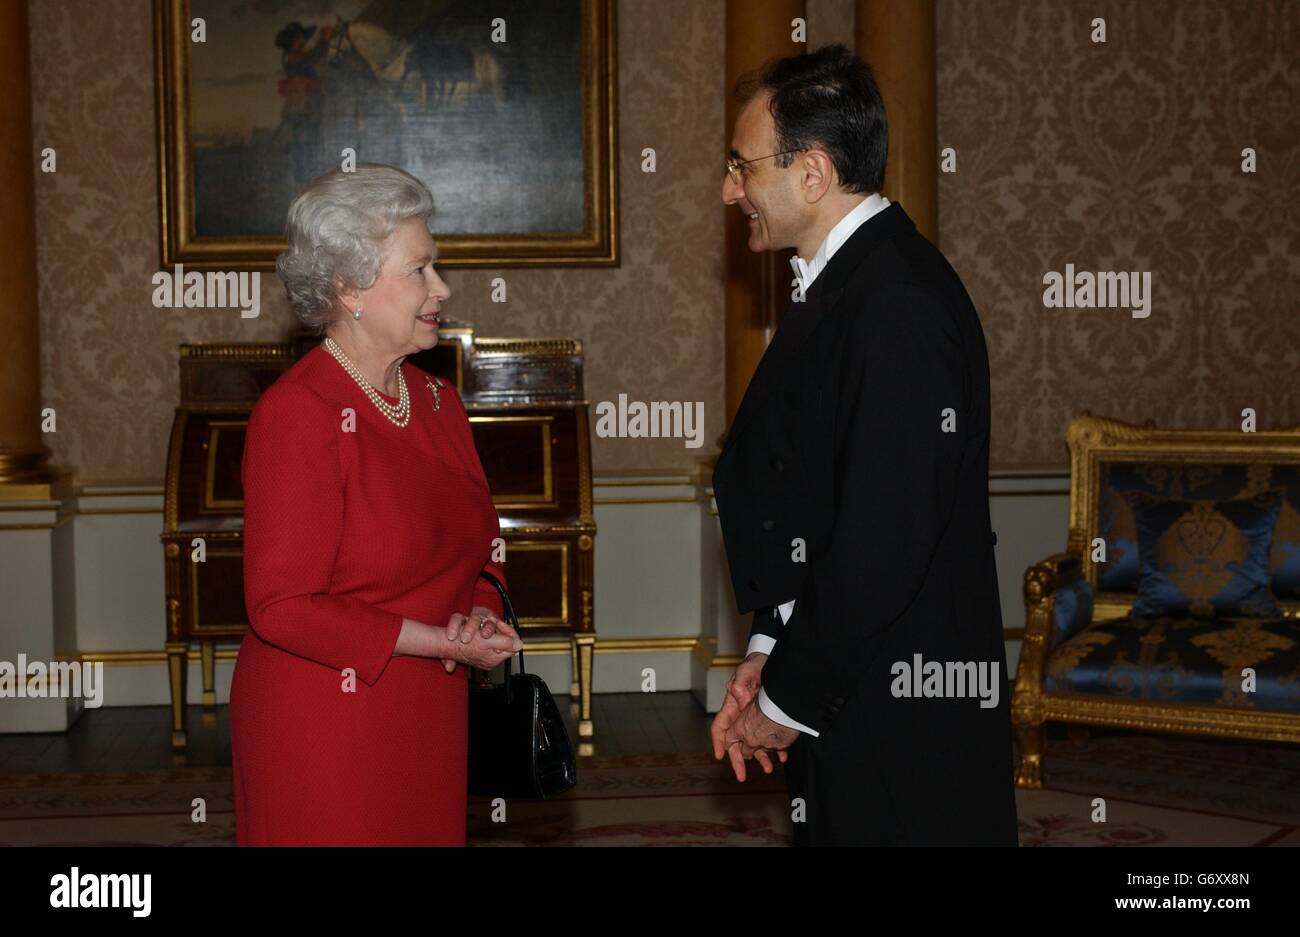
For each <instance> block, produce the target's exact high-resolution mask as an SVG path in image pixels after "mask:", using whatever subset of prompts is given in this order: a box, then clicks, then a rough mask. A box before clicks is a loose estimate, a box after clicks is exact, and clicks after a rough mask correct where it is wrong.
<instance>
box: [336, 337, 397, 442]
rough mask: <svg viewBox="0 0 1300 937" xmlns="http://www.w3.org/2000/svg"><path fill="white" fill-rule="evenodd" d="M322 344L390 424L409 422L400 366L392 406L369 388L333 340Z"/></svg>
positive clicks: (367, 382)
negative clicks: (394, 399)
mask: <svg viewBox="0 0 1300 937" xmlns="http://www.w3.org/2000/svg"><path fill="white" fill-rule="evenodd" d="M322 344H324V346H325V350H326V351H328V352H329V353H330V354H331V355H333V356H334V360H335V361H337V362H338V363H339V364H341V365H343V370H345V371H347V372H348V373H349V374H351V375H352V380H354V381H356V382H357V384H358V385H359V386H360V387H361V389H362V390H364V391H365V392H366V396H367V397H369V398H370V402H371V403H373V404H374V405H375V407H376V408H377V409H378V410H379V412H380V413H382V414H383V415H384V416H386V417H387V418H388V421H389V422H390V423H392V424H393V425H394V426H399V427H400V426H405V425H406V424H407V423H409V422H410V421H411V396H410V394H409V393H408V392H407V390H406V375H404V374H403V373H402V367H401V365H398V367H397V383H398V393H397V404H396V405H393V404H391V403H389V402H388V401H387V400H385V399H384V398H383V397H380V396H379V392H378V391H377V390H375V389H374V388H373V387H371V386H370V382H369V381H367V380H366V379H365V378H364V377H362V376H361V372H360V371H359V370H357V366H356V365H355V364H353V363H352V359H351V358H349V357H348V356H347V355H346V354H344V352H343V349H342V348H340V347H339V346H338V343H337V342H336V341H334V339H332V338H326V339H325V341H324V342H323V343H322Z"/></svg>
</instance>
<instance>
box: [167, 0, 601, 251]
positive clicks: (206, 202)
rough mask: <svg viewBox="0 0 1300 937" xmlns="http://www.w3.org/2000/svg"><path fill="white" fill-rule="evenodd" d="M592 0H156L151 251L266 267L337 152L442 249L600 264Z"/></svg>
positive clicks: (597, 0) (597, 29)
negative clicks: (393, 177) (424, 205)
mask: <svg viewBox="0 0 1300 937" xmlns="http://www.w3.org/2000/svg"><path fill="white" fill-rule="evenodd" d="M612 13H613V9H612V3H611V2H610V0H548V2H545V3H538V2H536V0H494V2H493V3H491V4H483V3H481V2H478V0H189V2H186V0H158V10H157V27H158V57H159V107H160V109H161V111H162V116H163V120H162V121H161V124H162V127H163V132H162V134H161V139H160V170H161V186H162V193H163V198H162V211H163V218H162V230H163V254H164V263H174V262H184V263H187V264H190V265H192V266H199V267H202V266H222V265H236V264H242V265H249V266H259V267H266V266H269V265H270V263H271V262H272V261H273V259H274V256H275V254H276V253H278V252H279V250H281V249H282V243H281V241H282V235H283V230H284V219H285V212H286V210H287V208H288V205H289V203H290V201H291V200H292V199H293V197H294V195H295V194H296V193H297V192H298V191H299V190H300V189H301V188H302V186H303V185H304V184H305V183H306V182H307V181H308V180H310V179H311V178H313V177H314V176H316V175H317V174H319V173H321V172H323V171H325V170H328V169H331V168H334V167H337V166H339V165H340V164H341V163H342V162H343V161H344V160H345V158H346V157H347V155H348V154H350V153H355V159H356V160H357V161H361V162H379V163H389V164H392V165H395V166H400V167H402V168H403V169H406V170H407V171H409V172H411V173H412V174H413V175H415V176H416V177H418V178H419V179H421V180H422V181H423V182H424V183H425V184H426V185H427V186H428V187H429V189H430V191H431V192H432V193H433V196H434V204H435V216H434V219H433V221H432V228H433V231H434V235H435V237H436V238H437V239H438V242H439V245H440V251H441V254H442V257H443V260H444V262H446V263H450V264H458V263H459V264H492V265H509V264H537V263H556V264H563V263H588V264H600V263H605V264H609V263H615V262H616V261H617V237H616V232H617V218H616V215H615V211H614V206H615V204H616V199H615V198H614V195H615V191H616V185H617V179H616V175H615V167H614V164H613V161H612V160H611V158H610V157H611V153H612V152H613V145H614V112H613V108H614V101H613V91H612V83H611V81H610V76H611V75H613V74H615V72H614V63H613V61H612V49H613V41H612V37H611V35H610V33H611V30H612V28H613V23H612Z"/></svg>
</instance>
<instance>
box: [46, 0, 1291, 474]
mask: <svg viewBox="0 0 1300 937" xmlns="http://www.w3.org/2000/svg"><path fill="white" fill-rule="evenodd" d="M851 6H852V5H851V3H850V2H848V0H810V3H809V18H810V20H811V21H812V22H811V23H810V34H811V36H812V38H813V40H814V42H820V41H826V40H831V39H835V38H844V39H850V41H851V37H850V35H849V33H850V32H851V24H852V11H851ZM31 8H32V23H31V32H32V58H33V62H32V70H33V100H34V123H35V127H34V130H35V143H36V147H37V149H38V150H39V149H40V148H42V147H45V146H53V147H55V148H56V149H57V151H58V172H57V173H56V174H54V175H38V180H37V186H38V190H37V225H38V237H39V245H38V246H39V258H40V303H41V329H42V367H43V374H42V379H43V392H44V401H45V404H46V405H47V406H53V407H55V408H56V409H57V412H58V415H59V421H58V432H57V434H55V435H54V436H52V437H51V438H50V440H49V444H50V445H51V447H52V448H53V449H54V452H55V459H56V461H57V462H58V463H59V464H61V465H63V466H67V467H71V468H74V469H76V471H77V472H78V475H79V477H80V478H81V479H82V480H83V481H124V480H147V481H150V482H153V483H159V482H160V481H161V478H162V473H163V461H164V454H165V451H166V444H167V431H168V427H169V426H170V422H171V413H172V408H173V407H174V406H175V402H176V393H177V390H176V346H177V345H178V344H180V343H182V342H193V341H217V340H233V341H272V340H277V339H279V338H280V337H282V336H283V335H284V334H285V332H286V330H287V329H288V327H289V325H290V322H291V316H292V314H291V312H290V311H289V309H288V307H287V304H286V303H285V301H284V299H283V292H282V290H281V289H280V287H279V284H278V281H276V280H275V278H274V276H272V275H267V276H264V277H263V287H262V289H263V304H262V315H261V318H259V319H257V320H240V319H239V318H238V317H237V314H235V313H232V312H231V311H198V310H157V309H154V308H153V306H152V305H151V304H150V301H149V299H150V292H151V287H150V284H149V277H150V276H151V274H152V273H153V272H154V271H155V270H157V268H158V249H157V221H156V218H157V207H156V206H157V182H156V178H157V173H156V158H155V152H154V109H153V65H152V49H151V25H150V15H149V4H148V3H147V2H146V0H31ZM618 12H619V24H620V34H619V56H620V62H621V66H622V67H621V69H620V74H619V111H620V127H619V133H620V150H621V163H620V171H621V175H622V241H623V265H622V267H620V268H618V269H606V270H597V269H587V270H582V269H579V270H507V271H495V270H477V271H456V270H452V271H450V272H449V273H448V274H447V279H448V282H449V283H450V285H451V287H452V290H453V292H454V295H453V298H452V300H451V301H450V302H449V303H448V304H447V306H446V308H447V310H448V312H449V313H450V314H451V315H454V316H457V317H459V318H462V319H466V320H468V321H470V322H472V323H474V324H475V325H476V326H477V327H478V328H479V329H480V330H481V331H482V332H483V333H485V334H490V335H566V336H574V337H578V338H581V339H582V340H583V341H584V342H585V344H586V351H587V391H588V397H589V398H590V399H591V400H592V401H593V402H594V401H599V400H607V399H616V398H617V395H618V394H620V393H626V394H628V396H629V398H630V399H633V400H638V399H639V400H683V401H695V400H702V401H704V404H705V414H706V417H705V419H706V432H705V439H706V445H705V448H703V449H700V450H692V449H687V448H685V447H684V446H683V445H682V442H681V441H680V440H663V439H645V440H617V439H597V440H595V446H594V450H593V458H594V461H595V467H596V470H597V471H599V472H609V471H621V470H660V471H671V472H686V471H689V470H690V469H691V468H692V467H693V465H694V462H695V459H696V458H697V457H699V456H702V455H705V454H707V453H708V452H709V451H710V448H711V447H712V445H713V442H714V441H715V440H716V438H717V436H718V435H719V433H720V432H721V430H722V426H721V425H720V424H719V423H718V419H719V416H720V414H721V413H722V374H721V368H722V331H721V330H722V278H721V277H722V271H721V263H722V218H723V215H722V210H721V206H720V203H719V202H718V201H717V191H718V187H719V182H720V176H721V172H720V171H719V170H718V168H717V167H718V164H719V160H720V154H722V152H723V150H724V148H725V146H724V144H725V138H726V133H725V132H724V128H723V127H722V113H723V111H722V108H723V99H722V95H723V93H724V89H723V87H722V78H721V75H722V56H723V35H722V28H723V5H722V2H721V0H707V2H702V0H620V2H619V11H618ZM1094 16H1104V17H1106V19H1107V30H1108V42H1107V43H1106V44H1105V45H1103V46H1098V45H1094V44H1092V43H1091V42H1090V41H1089V39H1088V23H1089V21H1090V20H1091V18H1092V17H1094ZM819 18H821V20H820V22H819ZM819 27H820V28H819ZM1298 32H1300V16H1298V15H1297V8H1296V4H1294V3H1289V2H1285V0H1277V2H1269V0H1242V2H1222V0H1186V2H1183V0H1151V2H1143V3H1136V2H1134V3H1118V2H1107V0H1090V2H1088V3H1076V2H1072V0H940V3H939V27H938V57H939V76H938V80H939V138H940V145H941V146H953V147H955V148H956V149H957V153H958V172H957V173H956V174H954V175H950V176H943V177H941V179H940V226H941V231H942V235H941V240H942V247H943V248H944V250H945V251H947V252H948V254H949V256H950V257H951V258H952V260H953V262H954V264H955V266H956V267H957V269H958V271H959V272H960V273H961V274H962V276H963V277H964V278H965V280H966V282H967V285H968V287H969V288H970V290H971V292H972V294H973V295H974V297H975V300H976V304H977V305H978V307H979V308H980V311H981V313H982V315H983V317H984V322H985V328H986V330H987V332H988V337H989V347H990V356H991V358H992V365H993V374H994V403H995V412H994V419H995V425H994V448H993V457H994V462H995V465H996V466H998V467H1000V468H1017V467H1030V466H1041V465H1055V466H1060V465H1063V464H1064V461H1065V458H1064V447H1063V439H1064V433H1065V426H1066V424H1067V422H1068V420H1069V418H1070V417H1071V416H1072V415H1073V414H1074V413H1076V412H1077V411H1078V410H1081V409H1083V408H1091V409H1093V410H1094V411H1099V412H1103V413H1107V414H1110V415H1115V416H1119V417H1121V418H1130V419H1146V418H1153V419H1155V420H1157V421H1158V422H1160V423H1161V424H1166V425H1207V426H1209V425H1212V426H1225V425H1232V424H1233V422H1234V421H1235V419H1237V418H1236V417H1235V416H1234V415H1235V414H1237V413H1239V411H1240V410H1241V408H1242V407H1244V406H1253V407H1255V408H1256V409H1257V410H1258V411H1259V413H1260V425H1261V426H1272V425H1279V424H1296V423H1300V401H1297V397H1296V395H1295V394H1294V392H1293V390H1292V385H1293V383H1294V381H1293V375H1294V373H1295V372H1296V370H1297V365H1300V318H1298V317H1297V316H1296V312H1297V311H1298V310H1297V308H1296V306H1297V293H1298V291H1297V282H1298V281H1300V244H1298V243H1297V239H1298V238H1300V224H1297V221H1298V219H1297V211H1298V209H1297V207H1296V206H1297V202H1300V199H1297V194H1298V193H1297V185H1298V183H1297V179H1300V133H1298V132H1297V126H1296V118H1295V116H1294V112H1295V111H1296V110H1297V108H1296V94H1295V92H1296V87H1297V84H1298V81H1297V70H1298V69H1300V64H1297V63H1300V55H1297V54H1296V53H1297V48H1298V46H1300V43H1298V42H1297V39H1298V38H1300V37H1298V35H1297V34H1298ZM646 146H653V147H654V148H655V149H656V151H657V156H658V167H657V168H658V172H657V173H655V174H653V175H649V174H643V173H642V172H641V171H640V163H641V157H640V153H641V149H642V148H643V147H646ZM1243 146H1254V147H1256V148H1257V149H1258V150H1259V153H1260V156H1259V163H1260V172H1259V173H1258V174H1257V175H1255V176H1243V175H1242V174H1241V173H1240V172H1239V171H1238V165H1239V162H1240V155H1239V154H1240V151H1241V148H1242V147H1243ZM435 233H436V218H435ZM1067 262H1069V263H1074V264H1075V266H1076V267H1077V268H1078V269H1080V270H1084V269H1087V270H1094V271H1095V270H1111V269H1113V270H1149V271H1151V272H1152V274H1153V281H1154V302H1153V307H1152V313H1151V316H1150V317H1149V318H1147V319H1144V320H1136V319H1132V318H1129V317H1128V314H1127V313H1126V312H1124V311H1123V310H1077V309H1076V310H1065V309H1061V310H1055V309H1052V310H1049V309H1044V308H1043V306H1042V303H1041V295H1042V285H1041V279H1042V275H1043V273H1044V272H1046V271H1048V270H1057V271H1060V270H1063V269H1064V265H1065V264H1066V263H1067ZM497 275H504V276H506V278H507V281H508V283H509V289H510V302H509V304H507V305H504V306H502V305H494V304H492V303H491V302H489V301H488V296H489V287H488V284H489V281H490V280H491V278H492V277H493V276H497Z"/></svg>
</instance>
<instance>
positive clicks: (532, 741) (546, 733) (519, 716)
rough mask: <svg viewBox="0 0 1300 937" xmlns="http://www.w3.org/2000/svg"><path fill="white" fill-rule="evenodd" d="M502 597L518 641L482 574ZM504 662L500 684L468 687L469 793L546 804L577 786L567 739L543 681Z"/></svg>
mask: <svg viewBox="0 0 1300 937" xmlns="http://www.w3.org/2000/svg"><path fill="white" fill-rule="evenodd" d="M480 575H481V576H482V577H483V578H484V579H486V580H487V581H488V582H490V583H492V585H493V586H495V587H496V590H497V594H498V595H500V596H501V611H502V614H503V615H504V616H505V620H506V621H507V622H508V623H509V624H510V626H511V627H512V628H514V629H515V631H516V632H519V634H520V636H522V635H523V632H522V631H520V629H519V619H518V618H517V617H516V616H515V610H514V607H513V606H512V605H511V604H510V596H508V595H506V590H505V587H504V586H503V585H501V581H500V580H499V579H497V577H496V576H493V575H492V574H491V573H489V572H487V571H484V572H482V573H481V574H480ZM513 663H514V658H510V659H509V660H507V661H506V679H505V682H504V683H500V684H492V683H489V684H487V685H486V686H479V685H476V684H475V683H474V682H473V681H471V682H470V690H469V793H470V794H473V795H478V796H484V797H506V798H511V797H516V798H546V797H554V796H555V795H556V794H561V793H563V792H564V791H567V790H568V789H569V788H571V787H573V786H574V785H575V784H577V783H578V769H577V765H576V764H575V762H574V758H573V746H571V745H570V744H569V734H568V733H567V732H566V731H564V721H563V720H562V719H561V718H560V711H559V709H557V708H556V705H555V700H554V699H552V697H551V691H550V690H549V689H547V687H546V681H545V680H543V679H542V678H541V677H539V676H537V675H536V674H531V673H527V672H525V670H524V652H523V651H522V650H521V651H520V652H519V673H512V664H513Z"/></svg>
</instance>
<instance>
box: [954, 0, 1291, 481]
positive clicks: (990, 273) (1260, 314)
mask: <svg viewBox="0 0 1300 937" xmlns="http://www.w3.org/2000/svg"><path fill="white" fill-rule="evenodd" d="M938 11H939V22H938V57H939V68H938V100H939V108H938V109H939V145H940V147H945V146H951V147H954V148H956V150H957V167H958V168H957V172H956V173H955V174H952V175H942V174H941V175H940V177H939V178H940V182H939V230H940V242H941V247H942V248H943V249H944V251H945V252H946V253H947V254H948V256H949V258H950V259H951V260H952V262H953V264H954V266H955V267H956V268H957V271H958V272H959V273H960V274H961V276H962V278H963V279H964V280H965V282H966V285H967V288H968V289H969V290H970V292H971V294H972V296H973V297H974V299H975V304H976V306H977V307H978V309H979V310H980V314H981V316H982V318H983V321H984V329H985V332H986V333H987V336H988V343H989V356H990V359H991V367H992V374H993V459H994V462H995V464H997V465H999V466H1002V467H1023V466H1033V465H1042V464H1053V465H1062V466H1063V465H1065V464H1066V450H1065V442H1064V440H1065V429H1066V426H1067V424H1068V422H1069V420H1070V418H1071V417H1072V416H1074V415H1076V414H1077V413H1078V412H1080V411H1081V410H1084V409H1090V410H1092V411H1093V412H1094V413H1102V414H1105V415H1108V416H1114V417H1118V418H1120V419H1126V420H1132V421H1142V420H1146V419H1153V420H1155V421H1156V423H1157V425H1160V426H1167V427H1192V426H1196V427H1206V428H1216V429H1229V428H1233V427H1236V426H1238V425H1240V421H1241V416H1240V414H1241V410H1242V408H1244V407H1254V408H1255V409H1256V411H1257V412H1258V414H1259V426H1260V428H1261V429H1262V428H1265V427H1268V428H1274V427H1284V426H1295V425H1297V424H1300V394H1297V393H1296V386H1295V374H1296V373H1297V370H1300V316H1298V315H1297V313H1300V207H1297V206H1298V205H1300V124H1298V123H1297V117H1296V115H1297V113H1300V96H1298V95H1297V90H1298V89H1300V5H1297V4H1296V3H1294V2H1288V0H1276V2H1273V0H1237V2H1231V0H1229V2H1225V0H1144V2H1111V0H1087V2H1076V0H1068V2H1067V0H940V2H939V4H938ZM1094 17H1104V18H1105V20H1106V39H1107V41H1106V43H1105V44H1104V45H1100V44H1093V42H1092V41H1091V40H1090V37H1089V31H1090V27H1089V24H1090V23H1091V21H1092V19H1093V18H1094ZM1247 146H1250V147H1254V148H1256V150H1257V151H1258V153H1259V172H1258V173H1257V174H1255V175H1246V174H1243V173H1242V172H1241V171H1240V166H1241V151H1242V148H1243V147H1247ZM1067 263H1073V264H1074V265H1075V268H1076V269H1077V270H1090V271H1094V272H1095V271H1102V270H1104V271H1121V270H1125V271H1150V272H1151V275H1152V293H1153V302H1152V306H1151V314H1150V316H1149V317H1148V318H1146V319H1134V318H1133V317H1132V316H1131V314H1130V313H1129V312H1128V311H1126V310H1122V309H1047V308H1044V306H1043V303H1042V296H1043V289H1044V287H1043V285H1042V277H1043V274H1044V273H1045V272H1047V271H1057V272H1063V271H1064V270H1065V265H1066V264H1067Z"/></svg>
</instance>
